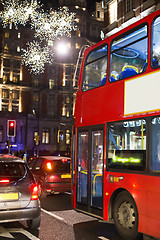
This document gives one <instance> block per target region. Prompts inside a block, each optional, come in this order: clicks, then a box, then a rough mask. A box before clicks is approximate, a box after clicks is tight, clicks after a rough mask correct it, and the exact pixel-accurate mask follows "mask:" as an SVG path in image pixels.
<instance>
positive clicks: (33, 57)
mask: <svg viewBox="0 0 160 240" xmlns="http://www.w3.org/2000/svg"><path fill="white" fill-rule="evenodd" d="M0 18H1V22H2V26H3V27H4V28H6V27H9V28H12V26H14V27H15V29H18V26H19V25H22V26H25V25H26V23H27V22H28V23H29V24H30V26H31V29H33V30H34V31H35V35H34V37H35V38H36V40H34V41H33V42H30V43H27V45H28V47H27V49H22V51H23V54H22V58H23V60H22V64H24V65H25V66H29V71H30V73H34V74H39V73H43V72H44V70H45V68H44V65H45V63H52V61H53V54H51V51H50V49H49V47H48V46H44V47H42V46H41V45H42V42H46V43H47V42H48V41H53V40H55V38H58V39H60V37H62V36H66V37H71V32H72V31H75V30H77V27H76V25H75V13H72V12H69V9H68V8H67V7H63V8H60V9H59V10H58V11H55V10H52V9H51V10H50V12H49V13H48V12H45V11H44V10H43V9H42V5H40V4H39V2H37V0H5V1H4V2H3V10H2V11H1V12H0ZM39 42H40V43H41V44H40V43H39Z"/></svg>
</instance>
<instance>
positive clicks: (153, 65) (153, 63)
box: [152, 58, 158, 68]
mask: <svg viewBox="0 0 160 240" xmlns="http://www.w3.org/2000/svg"><path fill="white" fill-rule="evenodd" d="M152 67H154V68H157V67H158V60H156V59H155V58H153V59H152Z"/></svg>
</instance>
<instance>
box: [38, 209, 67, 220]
mask: <svg viewBox="0 0 160 240" xmlns="http://www.w3.org/2000/svg"><path fill="white" fill-rule="evenodd" d="M41 211H42V212H44V213H46V214H48V215H50V216H52V217H54V218H57V219H58V220H60V221H64V218H61V217H59V216H57V215H56V214H54V213H51V212H48V211H46V210H45V209H43V208H41Z"/></svg>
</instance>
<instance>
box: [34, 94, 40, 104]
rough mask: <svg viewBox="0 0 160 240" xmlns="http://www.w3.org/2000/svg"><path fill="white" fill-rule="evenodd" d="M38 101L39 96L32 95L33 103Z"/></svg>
mask: <svg viewBox="0 0 160 240" xmlns="http://www.w3.org/2000/svg"><path fill="white" fill-rule="evenodd" d="M38 101H39V94H38V93H34V94H33V102H38Z"/></svg>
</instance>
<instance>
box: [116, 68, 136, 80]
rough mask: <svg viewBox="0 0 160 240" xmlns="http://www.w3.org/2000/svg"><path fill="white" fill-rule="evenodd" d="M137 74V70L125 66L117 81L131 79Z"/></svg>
mask: <svg viewBox="0 0 160 240" xmlns="http://www.w3.org/2000/svg"><path fill="white" fill-rule="evenodd" d="M137 73H138V68H136V67H134V66H129V65H127V66H124V67H123V68H122V71H121V73H120V75H119V79H123V78H127V77H131V76H134V75H136V74H137Z"/></svg>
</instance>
